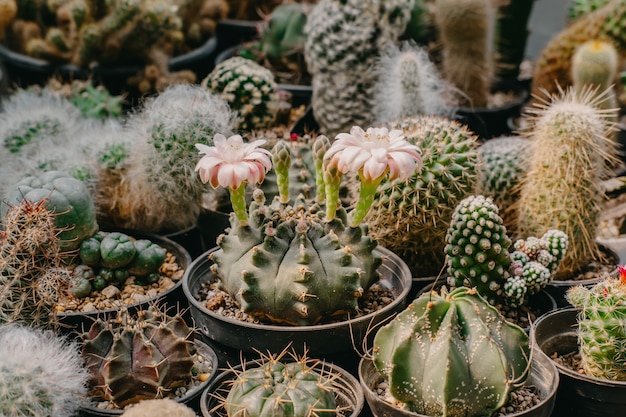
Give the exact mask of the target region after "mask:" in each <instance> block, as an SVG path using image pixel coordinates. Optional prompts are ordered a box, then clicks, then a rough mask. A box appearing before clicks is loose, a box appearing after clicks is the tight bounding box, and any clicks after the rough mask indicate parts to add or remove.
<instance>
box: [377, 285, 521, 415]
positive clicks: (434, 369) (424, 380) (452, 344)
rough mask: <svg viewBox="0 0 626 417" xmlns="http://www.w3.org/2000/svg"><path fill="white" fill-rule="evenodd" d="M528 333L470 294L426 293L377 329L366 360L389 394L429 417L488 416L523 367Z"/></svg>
mask: <svg viewBox="0 0 626 417" xmlns="http://www.w3.org/2000/svg"><path fill="white" fill-rule="evenodd" d="M529 358H530V346H529V342H528V335H527V334H526V332H525V331H524V330H523V329H521V328H520V327H518V326H516V325H514V324H512V323H509V322H507V321H506V320H505V319H504V317H502V316H501V315H500V313H499V312H498V311H497V310H496V309H495V308H494V307H493V306H491V305H490V304H489V303H488V302H487V301H486V300H485V299H484V298H483V297H481V296H480V294H479V293H478V292H477V291H476V289H469V288H465V287H460V288H456V289H454V290H452V291H451V292H448V291H447V290H446V289H445V287H444V288H443V289H442V291H441V293H440V294H438V293H435V292H431V293H426V294H422V295H421V296H420V297H419V298H417V299H415V300H414V301H413V302H412V303H411V304H410V305H409V306H408V307H407V309H406V310H404V311H403V312H401V313H400V314H398V315H397V316H396V317H395V318H394V319H393V320H392V321H391V322H390V323H389V324H387V325H385V326H384V327H382V328H380V330H378V332H377V333H376V336H375V338H374V349H373V360H374V365H375V366H376V368H377V369H378V370H379V372H381V373H382V374H383V375H384V377H385V379H386V380H387V382H388V383H389V389H390V392H391V395H392V396H393V397H395V398H396V399H397V400H398V401H400V402H402V403H404V404H406V406H407V407H408V408H409V409H410V410H411V411H414V412H416V413H419V414H424V415H428V416H445V417H457V416H488V415H492V414H493V413H494V411H496V410H497V409H499V408H500V407H502V406H503V405H504V404H505V403H506V401H507V400H508V396H509V393H510V392H511V391H512V390H513V389H515V387H517V386H519V385H522V384H523V383H524V382H525V380H526V378H527V376H528V371H529V369H530V366H529V360H530V359H529Z"/></svg>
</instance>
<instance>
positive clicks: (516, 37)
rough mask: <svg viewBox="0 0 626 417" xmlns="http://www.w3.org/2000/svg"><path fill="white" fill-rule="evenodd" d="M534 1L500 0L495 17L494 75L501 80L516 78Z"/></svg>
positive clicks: (518, 73) (523, 52)
mask: <svg viewBox="0 0 626 417" xmlns="http://www.w3.org/2000/svg"><path fill="white" fill-rule="evenodd" d="M534 4H535V2H533V1H526V0H507V1H504V2H500V4H499V5H498V9H497V18H496V28H495V30H496V35H495V38H496V45H495V46H496V49H495V75H496V77H497V78H498V79H501V80H517V79H518V78H519V75H520V64H521V63H522V61H523V60H524V58H525V52H526V41H527V40H528V33H529V29H528V20H529V19H530V15H531V13H532V10H533V6H534Z"/></svg>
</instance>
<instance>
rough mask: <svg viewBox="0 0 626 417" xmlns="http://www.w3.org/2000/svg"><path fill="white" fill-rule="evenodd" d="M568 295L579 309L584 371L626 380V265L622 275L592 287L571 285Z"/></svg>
mask: <svg viewBox="0 0 626 417" xmlns="http://www.w3.org/2000/svg"><path fill="white" fill-rule="evenodd" d="M566 296H567V300H568V301H569V302H570V303H571V304H572V305H573V306H575V307H577V308H579V309H580V312H579V313H578V342H579V345H580V356H581V359H582V361H581V362H582V366H583V369H584V370H585V373H586V374H587V375H589V376H592V377H596V378H602V379H609V380H614V381H626V355H624V352H625V351H626V323H625V322H624V321H625V320H626V305H625V304H624V300H625V299H626V269H625V268H624V267H623V266H621V265H620V266H619V277H607V278H606V279H604V280H603V281H601V282H599V283H597V284H596V285H594V286H593V287H591V288H589V287H584V286H581V285H579V286H576V287H572V288H570V289H569V290H568V292H567V293H566Z"/></svg>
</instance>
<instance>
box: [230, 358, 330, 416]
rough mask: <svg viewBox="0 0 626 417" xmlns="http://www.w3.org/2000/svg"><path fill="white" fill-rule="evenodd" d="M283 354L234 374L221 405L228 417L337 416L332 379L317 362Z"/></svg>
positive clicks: (265, 359) (256, 362)
mask: <svg viewBox="0 0 626 417" xmlns="http://www.w3.org/2000/svg"><path fill="white" fill-rule="evenodd" d="M285 353H286V351H283V352H282V353H280V354H277V355H272V354H269V355H267V356H266V355H261V359H260V360H258V361H255V362H254V366H246V365H247V364H244V366H243V369H242V370H235V371H234V372H235V374H236V378H235V379H234V381H232V386H231V387H230V390H229V391H228V395H227V396H226V397H225V398H224V399H223V400H222V401H221V402H222V403H223V406H224V408H225V409H226V412H227V414H228V416H229V417H236V416H246V417H262V416H274V417H310V416H318V417H333V416H336V415H337V407H338V405H337V401H336V399H335V387H334V379H335V378H336V377H337V376H333V375H329V374H328V372H324V371H325V370H324V368H323V365H322V366H321V369H316V368H317V365H319V361H316V360H312V359H309V358H307V357H306V356H302V357H299V356H297V355H295V354H294V355H293V356H294V357H293V359H294V360H292V361H287V360H284V355H285Z"/></svg>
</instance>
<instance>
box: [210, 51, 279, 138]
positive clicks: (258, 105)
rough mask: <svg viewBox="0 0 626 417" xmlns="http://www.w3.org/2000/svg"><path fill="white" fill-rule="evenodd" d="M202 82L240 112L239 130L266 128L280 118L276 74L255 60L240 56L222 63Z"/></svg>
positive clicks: (238, 118) (237, 127) (233, 109)
mask: <svg viewBox="0 0 626 417" xmlns="http://www.w3.org/2000/svg"><path fill="white" fill-rule="evenodd" d="M202 85H203V86H204V87H206V88H207V89H209V91H211V92H213V93H214V94H215V95H217V96H218V97H221V98H222V99H224V100H225V101H226V102H227V103H228V105H229V106H230V108H231V110H232V111H233V112H236V113H237V121H236V125H235V128H236V129H239V130H244V131H245V130H253V129H260V128H265V127H268V126H269V125H270V124H271V123H272V122H273V121H274V119H275V117H276V106H275V103H276V102H277V101H278V95H277V94H276V88H277V86H276V81H275V80H274V75H273V74H272V72H271V71H270V70H268V69H266V68H264V67H263V66H261V65H259V64H257V63H256V62H254V61H253V60H251V59H246V58H242V57H238V56H236V57H232V58H229V59H227V60H225V61H224V62H221V63H219V64H218V65H216V67H215V68H214V69H213V71H211V73H210V74H209V75H208V76H207V77H206V78H205V79H204V80H203V81H202Z"/></svg>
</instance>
